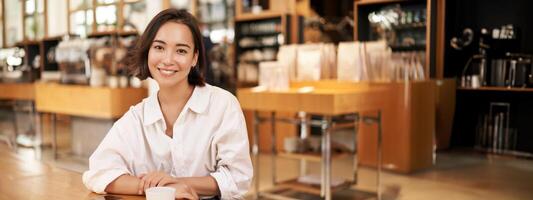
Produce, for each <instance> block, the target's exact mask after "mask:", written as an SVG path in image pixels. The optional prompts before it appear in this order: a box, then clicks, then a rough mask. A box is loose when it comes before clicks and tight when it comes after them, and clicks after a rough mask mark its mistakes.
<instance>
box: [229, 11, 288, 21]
mask: <svg viewBox="0 0 533 200" xmlns="http://www.w3.org/2000/svg"><path fill="white" fill-rule="evenodd" d="M282 16H283V14H282V13H280V12H272V11H265V12H260V13H257V14H253V13H246V14H242V15H237V16H235V22H241V21H254V20H263V19H271V18H276V17H282Z"/></svg>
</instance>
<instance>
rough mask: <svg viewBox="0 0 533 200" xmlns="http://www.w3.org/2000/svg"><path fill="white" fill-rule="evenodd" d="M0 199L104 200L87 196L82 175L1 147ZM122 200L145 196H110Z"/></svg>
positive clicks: (96, 196)
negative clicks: (0, 174)
mask: <svg viewBox="0 0 533 200" xmlns="http://www.w3.org/2000/svg"><path fill="white" fill-rule="evenodd" d="M0 171H1V172H2V176H0V199H54V200H71V199H91V200H93V199H94V200H96V199H104V198H103V195H98V194H95V193H92V192H90V191H89V190H87V189H86V188H85V186H84V185H83V183H82V180H81V174H79V173H76V172H71V171H67V170H64V169H60V168H57V167H53V166H51V165H49V164H45V163H42V162H41V161H37V160H35V159H34V158H33V157H32V156H29V157H27V156H26V157H23V156H21V155H17V154H16V153H14V152H12V151H10V150H9V149H8V148H7V147H6V146H5V145H3V144H0ZM113 196H118V197H120V198H122V199H126V200H127V199H133V200H135V199H145V198H144V196H127V195H113Z"/></svg>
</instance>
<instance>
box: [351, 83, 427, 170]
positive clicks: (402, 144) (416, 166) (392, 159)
mask: <svg viewBox="0 0 533 200" xmlns="http://www.w3.org/2000/svg"><path fill="white" fill-rule="evenodd" d="M372 85H373V86H384V87H386V88H387V92H386V95H385V96H383V97H382V98H384V99H387V103H386V104H384V107H383V108H382V111H383V112H382V113H383V116H382V123H383V129H382V130H383V167H384V168H385V169H388V170H392V171H395V172H401V173H410V172H414V171H418V170H422V169H427V168H429V167H431V166H432V165H433V153H434V150H433V144H434V136H435V121H436V120H435V110H436V103H435V102H436V100H435V93H436V86H435V81H416V82H408V83H382V84H378V83H377V84H372ZM375 131H376V127H375V126H374V125H367V124H364V123H362V124H361V128H360V132H359V133H360V134H359V135H358V141H357V142H358V146H357V152H358V158H359V159H360V160H359V162H361V164H362V165H367V166H375V164H376V143H377V142H376V136H375Z"/></svg>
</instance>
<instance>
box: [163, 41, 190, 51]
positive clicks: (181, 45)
mask: <svg viewBox="0 0 533 200" xmlns="http://www.w3.org/2000/svg"><path fill="white" fill-rule="evenodd" d="M154 42H157V43H161V44H165V45H166V44H167V43H166V42H165V41H163V40H154ZM176 46H178V47H187V48H189V49H190V48H191V46H189V45H188V44H185V43H177V44H176Z"/></svg>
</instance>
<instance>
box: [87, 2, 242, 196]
mask: <svg viewBox="0 0 533 200" xmlns="http://www.w3.org/2000/svg"><path fill="white" fill-rule="evenodd" d="M132 55H134V56H132V59H131V60H130V61H131V62H132V63H133V64H132V66H134V67H135V74H136V76H137V77H139V78H141V79H146V78H148V77H151V78H153V79H155V80H156V81H157V83H158V84H159V88H160V89H159V91H158V92H157V94H156V95H152V96H149V97H147V98H146V99H144V100H143V101H142V102H141V103H139V104H137V105H135V106H133V107H131V108H130V110H129V111H128V112H127V113H125V114H124V116H122V118H120V119H119V120H118V121H116V122H115V124H114V125H113V127H112V128H111V130H109V133H108V134H107V135H106V137H105V138H104V140H103V141H102V143H101V144H100V145H99V146H98V148H97V149H96V151H95V152H94V153H93V154H92V155H91V157H90V159H89V170H88V171H86V172H85V173H84V174H83V183H84V184H85V185H86V186H87V188H89V189H90V190H92V191H94V192H96V193H114V194H138V195H142V194H144V191H145V190H146V189H147V188H150V187H155V186H169V187H174V188H176V198H179V199H198V197H219V198H221V199H242V198H243V195H244V194H245V193H246V192H247V191H248V189H249V186H250V183H251V180H252V176H253V168H252V163H251V160H250V155H249V146H248V145H249V144H248V136H247V132H246V123H245V121H244V116H243V114H242V110H241V108H240V106H239V102H238V101H237V99H236V98H235V97H234V96H233V95H232V94H231V93H229V92H226V91H225V90H222V89H220V88H217V87H214V86H210V85H208V84H205V83H204V79H203V75H202V71H203V69H204V67H205V52H204V48H203V44H202V36H201V33H200V31H199V29H198V26H197V22H196V20H195V19H194V17H193V16H192V15H190V14H189V13H187V12H186V11H179V10H176V9H167V10H164V11H162V12H160V13H159V14H158V15H157V16H155V17H154V18H153V19H152V21H151V22H150V23H149V24H148V26H147V28H146V30H145V31H144V33H143V34H142V36H141V38H140V40H139V41H138V43H137V46H136V48H135V51H134V53H133V54H132Z"/></svg>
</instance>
